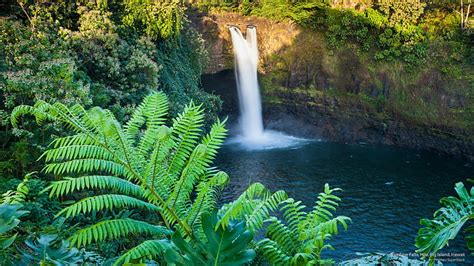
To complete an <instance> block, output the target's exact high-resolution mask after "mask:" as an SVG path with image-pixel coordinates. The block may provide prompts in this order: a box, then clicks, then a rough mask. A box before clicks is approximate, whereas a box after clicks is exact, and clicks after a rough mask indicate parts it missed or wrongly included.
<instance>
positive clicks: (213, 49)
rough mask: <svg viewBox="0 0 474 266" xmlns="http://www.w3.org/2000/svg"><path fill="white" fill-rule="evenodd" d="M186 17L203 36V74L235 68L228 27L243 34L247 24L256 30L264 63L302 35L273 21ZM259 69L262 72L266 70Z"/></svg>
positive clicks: (222, 15)
mask: <svg viewBox="0 0 474 266" xmlns="http://www.w3.org/2000/svg"><path fill="white" fill-rule="evenodd" d="M189 18H190V20H191V22H192V25H193V27H194V28H195V29H197V31H198V32H199V33H201V34H202V37H203V38H204V41H205V46H206V49H207V50H208V51H209V61H210V64H209V66H208V67H207V69H206V71H205V72H206V74H212V73H217V72H219V71H222V70H224V69H232V68H233V67H234V66H233V52H232V41H231V36H230V32H229V26H232V25H233V26H237V27H239V28H240V29H241V30H242V31H243V32H244V31H245V28H246V27H247V26H249V25H253V26H256V27H257V36H258V37H257V38H258V47H259V54H260V61H261V63H263V64H264V62H265V61H266V60H265V59H267V58H270V57H271V56H272V55H275V54H278V52H279V51H281V50H282V49H284V48H285V47H288V46H290V45H291V44H292V43H293V41H294V39H295V37H296V36H298V34H300V33H301V29H300V28H299V27H297V26H296V25H295V24H294V23H291V22H275V21H271V20H268V19H265V18H259V17H253V16H242V15H239V14H236V13H229V12H213V13H199V12H193V13H191V14H190V16H189ZM261 65H262V64H261ZM261 70H262V72H264V70H265V69H264V68H262V69H261Z"/></svg>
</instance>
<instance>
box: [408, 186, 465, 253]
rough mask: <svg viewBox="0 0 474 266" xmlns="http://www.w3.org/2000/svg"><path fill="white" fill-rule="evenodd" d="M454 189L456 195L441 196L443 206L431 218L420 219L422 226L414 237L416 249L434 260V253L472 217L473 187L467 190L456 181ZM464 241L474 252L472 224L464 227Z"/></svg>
mask: <svg viewBox="0 0 474 266" xmlns="http://www.w3.org/2000/svg"><path fill="white" fill-rule="evenodd" d="M454 190H455V191H456V194H457V197H454V196H449V197H445V198H442V199H441V200H440V203H441V205H442V206H443V207H441V208H440V209H438V210H437V211H436V212H435V213H434V215H433V216H434V217H433V219H432V220H429V219H422V220H421V221H420V224H421V225H422V226H423V227H422V228H421V229H420V230H419V231H418V236H417V237H416V247H417V248H418V249H417V250H416V251H417V252H419V253H421V254H423V255H425V256H426V255H428V256H430V261H434V258H435V256H436V253H438V252H439V251H440V250H441V249H442V248H444V247H445V246H447V245H448V242H449V241H450V240H453V239H455V238H456V236H457V235H458V233H459V232H460V231H461V229H462V228H463V226H464V225H465V224H466V223H468V222H469V221H472V219H474V188H472V187H471V189H470V190H469V191H468V190H467V189H466V187H465V186H464V184H463V183H462V182H459V183H456V185H455V187H454ZM465 239H466V243H467V247H468V248H469V250H470V251H471V252H474V225H470V226H468V227H467V229H466V236H465Z"/></svg>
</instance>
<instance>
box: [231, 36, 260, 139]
mask: <svg viewBox="0 0 474 266" xmlns="http://www.w3.org/2000/svg"><path fill="white" fill-rule="evenodd" d="M230 33H231V36H232V44H233V46H234V55H235V76H236V80H237V88H238V90H239V103H240V114H241V117H240V127H241V130H242V135H243V136H244V137H246V138H252V139H259V138H262V136H263V122H262V104H261V102H260V91H259V88H258V80H257V66H258V47H257V29H256V28H255V27H247V38H244V36H242V32H240V30H239V28H237V27H231V28H230Z"/></svg>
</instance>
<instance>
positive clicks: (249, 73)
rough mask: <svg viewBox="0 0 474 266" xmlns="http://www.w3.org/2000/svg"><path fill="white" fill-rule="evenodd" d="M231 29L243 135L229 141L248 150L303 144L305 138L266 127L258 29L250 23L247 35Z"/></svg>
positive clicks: (232, 27)
mask: <svg viewBox="0 0 474 266" xmlns="http://www.w3.org/2000/svg"><path fill="white" fill-rule="evenodd" d="M229 30H230V33H231V36H232V45H233V47H234V58H235V60H234V61H235V77H236V83H237V88H238V95H239V105H240V118H239V126H240V131H241V135H238V136H236V137H234V138H232V139H231V140H230V141H229V142H230V143H233V142H237V143H239V144H240V145H241V146H243V147H244V148H245V149H248V150H259V149H274V148H287V147H290V146H295V145H298V144H302V143H304V142H305V141H306V140H304V139H300V138H295V137H292V136H287V135H285V134H282V133H280V132H276V131H271V130H264V128H263V119H262V103H261V100H260V91H259V88H258V78H257V67H258V46H257V29H256V28H255V27H254V26H248V27H247V33H246V37H245V38H244V36H243V35H242V32H241V31H240V29H239V28H238V27H235V26H231V27H230V29H229Z"/></svg>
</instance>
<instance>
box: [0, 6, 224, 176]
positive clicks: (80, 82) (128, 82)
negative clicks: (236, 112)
mask: <svg viewBox="0 0 474 266" xmlns="http://www.w3.org/2000/svg"><path fill="white" fill-rule="evenodd" d="M18 3H22V5H23V8H20V6H17V8H16V9H15V8H13V9H14V10H17V12H15V13H14V14H16V15H17V16H26V18H27V19H26V21H25V23H22V22H21V20H20V19H18V18H17V19H16V20H15V17H12V18H1V19H0V56H1V58H0V92H1V96H0V97H1V98H0V102H1V104H0V127H1V128H2V130H1V131H0V132H1V133H0V137H1V138H2V139H4V140H5V141H4V142H3V143H2V147H1V150H0V173H2V174H3V175H8V176H12V177H13V176H21V175H23V174H24V173H25V172H27V171H32V170H37V169H36V168H35V167H37V164H36V163H34V157H37V155H38V154H39V153H40V152H41V151H42V149H43V148H44V147H43V145H44V144H45V143H47V142H48V141H49V136H50V135H52V134H60V132H61V131H62V130H61V128H59V127H56V126H50V127H45V128H43V130H41V131H38V130H37V129H36V128H33V127H28V126H26V127H24V128H23V129H22V130H12V129H11V128H10V125H9V121H8V120H9V119H8V116H9V115H10V112H11V110H12V109H13V107H15V106H16V105H19V104H32V103H33V102H34V101H36V100H48V101H60V102H63V103H67V104H69V103H81V104H84V105H85V106H87V105H89V104H91V103H93V104H94V105H99V106H103V107H106V108H110V109H111V110H112V111H113V112H114V113H115V114H116V115H117V117H118V118H119V119H120V120H123V119H125V118H126V117H127V116H128V115H130V113H131V110H132V109H133V108H134V107H135V106H136V105H137V104H138V103H139V102H140V101H141V100H142V99H143V97H144V96H145V95H147V94H148V93H150V92H152V91H157V90H163V91H165V92H166V93H168V94H169V98H170V103H171V111H172V113H173V114H177V113H178V112H180V111H182V110H183V108H184V106H185V103H187V102H189V101H190V100H191V99H192V100H194V101H195V103H197V104H203V105H204V106H205V107H206V108H207V110H209V115H208V116H207V117H206V121H207V122H209V123H210V122H212V121H214V119H215V118H216V116H217V115H216V114H217V112H218V110H219V108H220V105H221V101H220V99H219V98H218V97H216V96H213V95H210V94H208V93H205V92H204V91H203V90H202V89H201V87H200V75H201V73H202V70H203V69H204V67H205V64H206V60H205V57H206V54H205V52H204V51H205V50H204V48H203V43H202V39H200V36H199V35H198V34H197V33H196V32H194V31H193V30H186V31H184V32H183V33H182V32H181V29H182V26H183V23H184V22H183V21H184V18H183V15H184V14H183V7H182V6H181V4H180V3H179V2H178V1H175V2H173V3H171V2H170V3H158V2H156V1H141V2H140V1H139V2H136V1H126V2H125V4H124V5H121V4H118V3H115V2H113V1H97V2H87V3H82V2H81V1H78V2H58V3H56V2H54V3H49V4H38V5H32V4H31V3H30V2H28V1H25V2H18ZM18 3H16V5H18ZM29 4H31V5H29ZM12 5H14V4H12ZM143 7H146V8H148V9H150V10H152V11H153V12H152V14H153V16H150V17H147V16H146V14H147V13H144V12H143V10H141V8H143ZM148 9H147V10H148ZM163 10H166V12H165V13H163V12H162V11H163ZM124 21H125V22H124ZM153 27H157V28H153ZM181 33H182V34H181Z"/></svg>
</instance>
